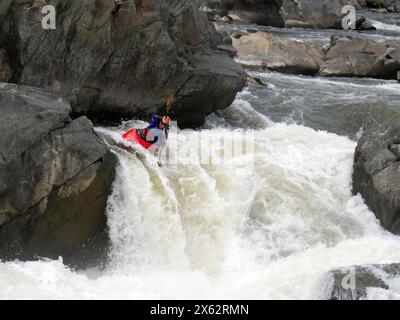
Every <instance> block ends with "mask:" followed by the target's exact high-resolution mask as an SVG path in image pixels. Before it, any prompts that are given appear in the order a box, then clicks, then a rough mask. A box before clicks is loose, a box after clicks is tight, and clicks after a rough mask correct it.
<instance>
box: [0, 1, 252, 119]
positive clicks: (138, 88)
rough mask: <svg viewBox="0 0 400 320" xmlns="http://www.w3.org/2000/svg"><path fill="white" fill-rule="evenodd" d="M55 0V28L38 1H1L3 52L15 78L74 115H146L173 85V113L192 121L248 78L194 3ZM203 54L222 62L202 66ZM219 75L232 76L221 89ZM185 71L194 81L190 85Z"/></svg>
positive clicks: (227, 99)
mask: <svg viewBox="0 0 400 320" xmlns="http://www.w3.org/2000/svg"><path fill="white" fill-rule="evenodd" d="M7 3H8V2H7ZM54 4H55V5H56V11H57V28H56V30H44V29H43V28H42V25H41V21H42V17H43V15H42V13H41V8H42V5H43V2H42V1H35V2H33V1H17V0H14V1H11V2H10V3H9V4H8V5H7V6H5V5H4V4H3V1H2V6H1V10H2V12H3V13H4V14H3V15H2V16H3V19H2V20H1V25H0V46H1V47H3V48H5V49H7V51H8V52H9V53H10V56H11V57H12V61H11V65H12V66H13V69H14V70H16V74H15V79H16V80H17V81H18V83H19V84H24V85H33V86H39V87H41V88H45V89H46V90H48V91H50V92H53V93H56V94H58V95H61V96H63V97H65V98H67V99H68V100H69V101H70V102H71V103H72V107H73V111H74V116H79V115H87V116H88V117H90V118H91V119H92V120H94V121H96V122H100V123H119V122H120V121H121V119H124V118H133V117H140V118H147V117H149V116H150V115H151V114H152V113H154V112H162V111H165V110H163V107H164V105H165V101H166V97H167V96H168V95H169V94H171V92H177V96H176V108H174V109H173V112H172V113H173V116H174V117H175V118H176V120H178V123H179V124H180V125H181V126H183V123H184V125H185V126H190V127H193V126H196V125H198V124H201V123H203V122H204V119H205V116H206V115H207V114H208V113H209V112H212V111H215V110H217V109H221V108H226V107H228V106H229V105H230V104H231V102H232V101H233V100H234V98H235V96H236V93H237V91H238V90H241V88H242V87H243V85H244V83H245V80H246V74H245V72H244V70H243V68H242V67H241V66H240V65H238V64H236V63H234V62H232V59H231V58H230V57H229V55H228V54H227V53H226V52H221V51H220V50H219V49H218V45H221V44H223V42H222V37H221V35H220V34H219V33H218V32H217V31H216V30H215V28H214V26H213V24H211V23H210V22H209V21H208V19H207V17H206V14H205V13H204V12H201V11H200V10H199V9H198V2H197V1H193V0H161V1H156V0H142V1H140V2H137V1H135V2H133V1H126V4H127V5H125V2H124V5H123V6H122V7H121V9H120V10H119V11H118V12H117V13H115V14H112V13H111V12H112V11H113V9H114V8H115V4H114V1H113V0H97V1H92V0H84V1H82V0H73V1H55V2H54ZM209 57H216V58H215V61H218V62H219V64H216V63H214V64H213V65H212V66H213V67H211V66H209V67H208V68H207V69H205V68H204V67H203V61H204V60H206V59H208V58H209ZM14 66H15V68H14ZM225 68H229V70H224V69H225ZM222 73H229V74H230V76H229V77H227V78H226V79H225V80H224V81H223V85H222V86H221V87H219V85H220V82H214V80H215V79H216V78H219V77H220V75H221V74H222ZM191 79H199V81H198V84H197V86H194V85H192V82H191ZM210 83H213V85H212V88H210V85H209V84H210ZM215 88H217V90H219V91H220V92H221V96H222V98H220V95H215V94H214V91H215V90H216V89H215ZM182 92H185V96H183V95H182ZM199 95H201V100H199V99H198V96H199ZM191 96H196V99H188V97H191ZM189 101H190V103H191V104H188V102H189ZM182 119H186V120H185V121H181V120H182ZM187 119H193V121H188V120H187Z"/></svg>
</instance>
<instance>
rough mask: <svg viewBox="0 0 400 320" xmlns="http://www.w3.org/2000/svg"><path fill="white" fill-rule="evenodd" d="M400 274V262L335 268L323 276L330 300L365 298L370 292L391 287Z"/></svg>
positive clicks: (381, 290)
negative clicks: (391, 283)
mask: <svg viewBox="0 0 400 320" xmlns="http://www.w3.org/2000/svg"><path fill="white" fill-rule="evenodd" d="M399 274H400V264H388V265H366V266H354V267H350V268H343V269H340V270H333V271H331V272H329V273H327V274H325V275H324V276H323V280H322V281H324V282H325V285H326V293H327V297H326V298H328V299H329V300H363V299H367V298H368V293H370V294H371V293H373V291H375V292H383V291H386V290H388V289H390V282H391V281H393V280H395V279H396V278H397V277H398V275H399Z"/></svg>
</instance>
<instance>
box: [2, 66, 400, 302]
mask: <svg viewBox="0 0 400 320" xmlns="http://www.w3.org/2000/svg"><path fill="white" fill-rule="evenodd" d="M255 75H256V76H258V77H260V78H261V79H262V80H263V81H264V82H265V84H266V86H265V87H261V86H250V87H247V88H246V89H245V90H244V91H243V92H242V93H240V94H239V95H238V97H237V99H236V101H235V102H234V103H233V105H232V106H231V107H230V108H228V109H227V110H224V111H222V112H220V113H218V114H215V115H211V116H210V117H209V118H208V120H207V124H206V126H205V127H204V129H203V130H202V131H200V132H199V131H197V132H194V131H192V132H191V131H182V132H173V133H172V134H171V138H170V145H169V149H170V151H174V150H171V149H174V148H176V146H177V145H179V146H183V151H184V152H181V151H182V149H181V151H180V152H179V153H178V155H177V157H178V158H177V162H176V163H174V164H167V165H164V166H163V167H162V168H159V167H158V166H157V165H155V163H154V160H153V159H152V158H151V157H150V156H148V155H146V154H143V153H140V154H139V156H137V155H133V154H131V153H129V152H127V151H126V150H123V149H120V148H117V147H112V148H113V152H115V154H116V155H117V157H118V159H119V164H118V168H117V175H116V180H115V182H114V188H113V193H112V195H111V196H110V198H109V201H108V209H107V216H108V225H109V231H110V237H111V243H112V246H111V249H110V262H109V264H108V266H107V267H106V268H105V269H102V270H97V269H90V270H85V271H79V272H77V271H73V270H70V269H68V268H67V267H66V266H65V265H64V264H63V262H62V260H61V259H60V260H56V261H51V260H41V261H32V262H18V261H14V262H4V263H0V299H14V298H22V299H33V298H36V299H59V298H67V299H69V298H71V299H121V298H122V299H191V298H193V299H214V298H218V299H324V298H327V297H328V292H327V290H326V288H327V281H326V278H325V277H324V274H325V273H326V272H328V271H330V270H332V269H336V268H339V267H349V266H353V265H362V264H381V263H392V262H400V238H399V237H396V236H394V235H392V234H389V233H387V232H385V231H384V230H383V229H382V228H381V227H380V224H379V222H378V221H377V220H376V219H375V217H374V215H373V213H372V212H371V211H370V210H369V209H368V207H367V206H366V205H365V204H364V201H363V199H362V198H361V196H360V195H357V196H353V195H352V193H351V174H352V165H353V156H354V149H355V147H356V140H357V138H358V136H359V135H360V133H361V132H362V130H364V129H365V128H364V127H365V126H366V125H368V127H372V128H375V127H377V126H380V125H387V124H390V123H392V122H399V121H400V111H399V109H398V101H399V100H400V84H398V83H396V82H391V81H378V80H372V79H321V78H311V77H303V76H289V75H281V74H278V73H257V74H255ZM134 124H135V123H128V124H125V125H124V127H120V128H98V129H97V131H98V132H99V134H101V135H103V136H106V137H108V138H112V139H115V140H118V139H119V134H120V133H121V132H122V130H123V129H126V126H131V125H134ZM249 132H251V137H252V138H254V142H253V145H252V149H251V152H250V153H248V154H245V155H243V156H241V157H237V159H236V161H231V162H223V161H222V162H218V161H215V162H212V163H204V162H203V161H201V157H200V154H199V153H198V152H199V150H198V149H197V148H195V147H194V146H196V145H197V143H198V138H199V136H200V135H202V136H203V137H206V138H207V139H209V141H217V140H219V139H220V138H221V137H231V138H230V139H231V140H235V139H239V138H240V137H241V136H243V135H245V134H247V133H249ZM227 140H228V142H229V139H227ZM177 141H179V143H174V142H177ZM231 142H232V143H234V142H235V141H231ZM223 148H224V146H223V145H221V146H220V147H218V146H217V147H216V148H211V149H210V153H211V155H212V156H214V157H215V158H216V159H219V158H220V157H221V152H222V151H223ZM175 151H176V150H175ZM186 151H188V152H186ZM190 152H192V153H191V157H190V159H189V156H188V154H189V153H190ZM368 298H371V299H375V298H389V299H400V282H399V281H397V282H396V281H392V282H390V283H389V289H388V290H380V291H370V292H368Z"/></svg>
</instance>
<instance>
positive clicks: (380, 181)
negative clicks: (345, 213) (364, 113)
mask: <svg viewBox="0 0 400 320" xmlns="http://www.w3.org/2000/svg"><path fill="white" fill-rule="evenodd" d="M353 193H354V194H358V193H360V194H361V195H362V196H363V198H364V199H365V202H366V204H367V205H368V206H369V208H370V209H371V210H372V211H373V212H374V213H375V215H376V217H377V218H378V219H379V220H380V221H381V224H382V226H383V227H384V228H385V229H387V230H389V231H391V232H393V233H395V234H400V126H392V127H389V128H388V129H386V130H385V131H383V132H371V133H366V134H365V135H363V136H362V137H361V139H360V140H359V141H358V144H357V148H356V152H355V158H354V173H353Z"/></svg>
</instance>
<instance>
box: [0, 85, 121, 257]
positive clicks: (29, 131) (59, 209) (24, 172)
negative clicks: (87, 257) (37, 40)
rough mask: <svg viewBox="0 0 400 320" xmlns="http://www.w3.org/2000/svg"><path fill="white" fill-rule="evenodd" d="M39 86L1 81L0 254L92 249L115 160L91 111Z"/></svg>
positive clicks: (71, 254)
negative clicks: (77, 110) (74, 113)
mask: <svg viewBox="0 0 400 320" xmlns="http://www.w3.org/2000/svg"><path fill="white" fill-rule="evenodd" d="M70 112H71V108H70V106H69V104H68V103H67V102H66V101H64V100H62V99H60V98H58V97H56V96H54V95H52V94H48V93H46V92H44V91H42V90H39V89H34V88H30V87H20V86H16V85H12V84H4V83H1V84H0V113H1V118H0V128H1V132H2V135H1V137H0V174H1V175H0V243H1V245H0V259H15V258H20V259H32V258H34V257H35V256H45V257H50V258H57V257H58V256H63V257H64V258H65V260H66V261H67V262H69V261H74V263H75V260H77V259H80V255H81V254H82V253H83V251H84V249H83V248H82V246H83V245H84V244H87V248H86V250H88V251H89V252H90V251H95V250H96V248H98V247H97V245H98V244H99V243H93V246H90V245H89V244H90V241H91V240H94V239H96V238H99V237H100V236H101V235H102V234H103V233H104V230H105V226H106V216H105V207H106V202H107V198H108V194H109V192H110V189H111V185H112V181H113V178H114V170H115V159H114V157H113V156H112V155H111V153H110V151H109V150H108V149H107V147H106V146H105V144H104V143H103V142H102V140H101V139H100V138H99V137H98V136H97V135H96V134H95V132H94V130H93V127H92V124H91V122H90V121H89V120H88V119H87V118H86V117H80V118H78V119H76V120H74V121H72V120H71V118H70V117H69V113H70Z"/></svg>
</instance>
